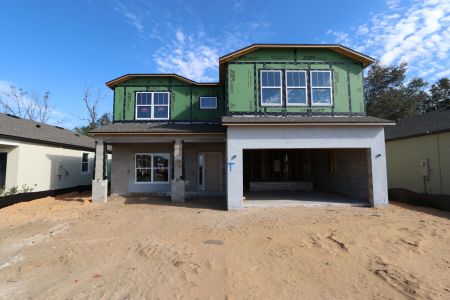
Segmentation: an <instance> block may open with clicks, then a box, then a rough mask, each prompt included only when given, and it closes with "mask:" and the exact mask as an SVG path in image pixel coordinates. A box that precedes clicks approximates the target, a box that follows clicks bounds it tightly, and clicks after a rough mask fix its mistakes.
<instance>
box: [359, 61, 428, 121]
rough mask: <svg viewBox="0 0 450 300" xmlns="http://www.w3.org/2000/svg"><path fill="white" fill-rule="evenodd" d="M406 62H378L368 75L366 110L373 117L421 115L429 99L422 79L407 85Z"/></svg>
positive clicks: (399, 117)
mask: <svg viewBox="0 0 450 300" xmlns="http://www.w3.org/2000/svg"><path fill="white" fill-rule="evenodd" d="M406 70H407V64H406V63H401V64H400V65H398V66H397V65H390V66H385V65H382V64H381V63H380V62H376V63H375V64H373V65H372V66H371V68H370V69H369V72H368V74H367V77H366V78H365V92H366V111H367V114H368V115H370V116H376V117H379V118H385V119H390V120H398V119H402V118H406V117H409V116H412V115H416V114H419V113H420V112H421V111H422V110H423V109H424V106H425V103H426V102H427V101H428V94H427V92H426V91H425V90H424V89H425V88H426V87H427V85H428V84H427V83H426V82H425V81H423V80H422V79H421V78H413V79H411V80H410V81H409V82H408V84H407V85H405V84H404V81H405V73H406Z"/></svg>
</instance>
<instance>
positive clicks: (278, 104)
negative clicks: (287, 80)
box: [259, 70, 283, 107]
mask: <svg viewBox="0 0 450 300" xmlns="http://www.w3.org/2000/svg"><path fill="white" fill-rule="evenodd" d="M264 72H277V73H279V74H280V86H264V87H263V84H262V78H263V77H262V74H263V73H264ZM259 86H260V89H259V95H260V102H261V106H275V107H279V106H282V105H283V72H282V71H281V70H261V71H259ZM265 88H269V89H274V88H279V89H280V103H263V92H262V91H263V89H265Z"/></svg>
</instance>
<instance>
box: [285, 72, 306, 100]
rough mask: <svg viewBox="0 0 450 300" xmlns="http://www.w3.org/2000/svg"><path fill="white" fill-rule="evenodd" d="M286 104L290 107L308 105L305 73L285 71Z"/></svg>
mask: <svg viewBox="0 0 450 300" xmlns="http://www.w3.org/2000/svg"><path fill="white" fill-rule="evenodd" d="M286 104H287V105H291V106H303V105H307V104H308V100H307V91H306V71H286Z"/></svg>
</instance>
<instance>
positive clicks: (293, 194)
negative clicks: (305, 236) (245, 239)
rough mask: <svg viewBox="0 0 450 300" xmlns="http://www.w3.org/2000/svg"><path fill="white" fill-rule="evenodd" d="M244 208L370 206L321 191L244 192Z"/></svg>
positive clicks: (350, 198) (353, 199) (361, 201)
mask: <svg viewBox="0 0 450 300" xmlns="http://www.w3.org/2000/svg"><path fill="white" fill-rule="evenodd" d="M245 198H246V199H245V200H244V207H286V206H324V205H344V206H370V204H369V202H368V201H364V200H361V199H356V198H352V197H346V196H342V195H337V194H333V193H327V192H322V191H317V190H314V191H310V192H303V191H269V192H246V193H245Z"/></svg>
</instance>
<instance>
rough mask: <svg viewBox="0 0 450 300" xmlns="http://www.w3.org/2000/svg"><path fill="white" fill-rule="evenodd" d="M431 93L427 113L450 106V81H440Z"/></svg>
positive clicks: (444, 79) (435, 84)
mask: <svg viewBox="0 0 450 300" xmlns="http://www.w3.org/2000/svg"><path fill="white" fill-rule="evenodd" d="M430 93H431V96H430V101H429V105H428V107H427V111H432V110H435V109H439V108H441V107H448V106H450V79H448V78H441V79H439V80H438V81H437V82H435V83H434V84H433V85H432V86H431V89H430Z"/></svg>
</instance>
